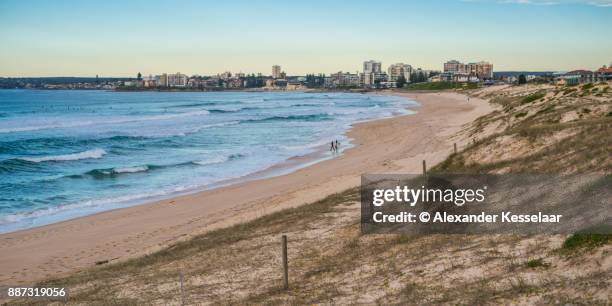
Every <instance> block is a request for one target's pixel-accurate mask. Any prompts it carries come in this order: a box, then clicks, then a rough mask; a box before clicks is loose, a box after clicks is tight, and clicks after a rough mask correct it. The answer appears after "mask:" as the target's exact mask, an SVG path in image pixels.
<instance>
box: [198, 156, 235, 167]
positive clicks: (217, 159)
mask: <svg viewBox="0 0 612 306" xmlns="http://www.w3.org/2000/svg"><path fill="white" fill-rule="evenodd" d="M228 160H230V157H229V156H222V155H219V156H215V157H211V158H209V159H204V160H200V161H195V162H193V163H194V164H198V165H200V166H206V165H212V164H220V163H224V162H226V161H228Z"/></svg>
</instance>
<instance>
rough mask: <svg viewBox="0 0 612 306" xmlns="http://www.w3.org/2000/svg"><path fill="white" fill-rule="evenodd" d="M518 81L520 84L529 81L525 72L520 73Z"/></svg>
mask: <svg viewBox="0 0 612 306" xmlns="http://www.w3.org/2000/svg"><path fill="white" fill-rule="evenodd" d="M518 83H519V85H523V84H526V83H527V78H526V77H525V75H524V74H521V75H519V77H518Z"/></svg>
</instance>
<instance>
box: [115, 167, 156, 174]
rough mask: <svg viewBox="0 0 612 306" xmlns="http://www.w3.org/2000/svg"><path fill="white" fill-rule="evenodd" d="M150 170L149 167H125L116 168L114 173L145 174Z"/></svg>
mask: <svg viewBox="0 0 612 306" xmlns="http://www.w3.org/2000/svg"><path fill="white" fill-rule="evenodd" d="M147 170H149V167H148V166H135V167H124V168H114V169H113V172H114V173H136V172H145V171H147Z"/></svg>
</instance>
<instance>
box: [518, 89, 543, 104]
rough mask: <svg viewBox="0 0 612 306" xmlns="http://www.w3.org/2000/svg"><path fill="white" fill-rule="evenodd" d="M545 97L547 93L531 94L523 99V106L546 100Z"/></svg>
mask: <svg viewBox="0 0 612 306" xmlns="http://www.w3.org/2000/svg"><path fill="white" fill-rule="evenodd" d="M544 96H546V92H545V91H538V92H536V93H533V94H530V95H528V96H526V97H524V98H523V99H521V104H527V103H531V102H533V101H535V100H539V99H542V98H544Z"/></svg>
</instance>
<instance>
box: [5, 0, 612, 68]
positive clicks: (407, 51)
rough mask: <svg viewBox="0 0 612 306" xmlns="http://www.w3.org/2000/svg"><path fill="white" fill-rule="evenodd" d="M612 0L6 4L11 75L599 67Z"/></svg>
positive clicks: (605, 53) (608, 49)
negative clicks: (478, 65) (461, 65)
mask: <svg viewBox="0 0 612 306" xmlns="http://www.w3.org/2000/svg"><path fill="white" fill-rule="evenodd" d="M610 29H612V0H589V1H586V0H585V1H580V0H565V1H564V0H558V1H539V0H505V1H502V0H434V1H410V2H408V1H385V2H384V3H375V2H371V1H344V2H341V1H334V2H328V1H318V0H314V1H308V2H286V1H266V2H261V3H254V2H252V1H232V2H231V3H222V2H219V1H214V2H213V1H183V2H170V1H156V0H152V1H146V2H145V1H129V2H125V1H116V0H113V1H105V2H99V1H91V0H86V1H64V0H60V1H35V0H25V1H15V0H4V1H0V35H1V36H2V39H3V43H2V46H1V47H0V77H38V76H40V77H45V76H83V77H85V76H96V75H99V76H100V77H129V76H135V74H136V73H138V72H140V73H142V75H150V74H151V75H155V74H159V73H164V72H167V73H176V72H178V71H180V72H182V73H185V74H187V75H195V74H199V75H214V74H217V73H222V72H224V71H231V72H234V73H235V72H243V73H249V74H250V73H263V74H265V75H268V74H270V73H271V70H270V67H271V66H272V65H280V66H281V67H282V71H284V72H285V73H286V74H287V75H305V74H308V73H326V74H329V73H335V72H338V71H344V72H351V73H354V72H356V71H361V70H362V68H363V66H362V65H363V62H364V61H366V60H369V59H373V60H375V61H377V62H382V66H383V68H384V69H386V68H387V67H389V66H390V65H392V64H395V63H405V64H407V65H411V66H412V67H413V68H415V69H416V68H423V69H433V70H442V69H443V64H444V63H445V62H447V61H449V60H458V61H461V62H466V63H467V62H474V61H487V62H491V63H494V65H495V71H507V70H526V71H568V70H574V69H591V70H593V69H597V68H599V67H601V66H602V65H608V64H610V63H611V61H612V40H611V39H608V37H610Z"/></svg>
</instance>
